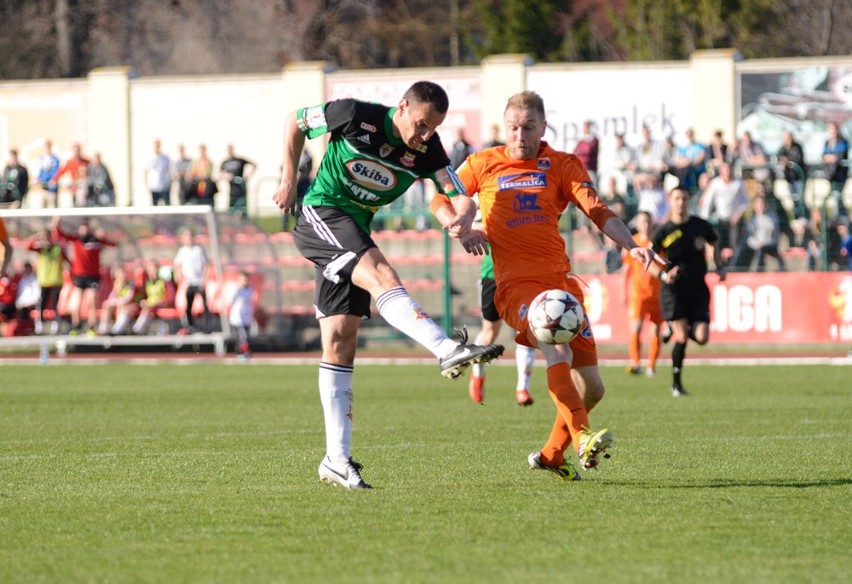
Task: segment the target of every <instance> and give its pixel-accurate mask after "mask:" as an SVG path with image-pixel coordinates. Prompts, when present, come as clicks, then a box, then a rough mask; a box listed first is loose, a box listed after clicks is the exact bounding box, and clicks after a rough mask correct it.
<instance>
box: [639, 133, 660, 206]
mask: <svg viewBox="0 0 852 584" xmlns="http://www.w3.org/2000/svg"><path fill="white" fill-rule="evenodd" d="M635 152H636V173H635V176H634V185H633V188H634V191H636V192H638V191H639V189H640V188H641V185H642V184H643V183H644V181H645V177H646V176H648V175H653V176H655V177H657V181H661V180H662V179H663V175H664V174H665V173H666V163H665V161H664V160H663V158H664V154H665V149H664V147H663V144H661V143H660V142H658V141H657V140H654V139H653V137H652V135H651V129H650V128H649V127H648V126H642V143H641V144H640V145H639V147H638V148H637V149H636V151H635Z"/></svg>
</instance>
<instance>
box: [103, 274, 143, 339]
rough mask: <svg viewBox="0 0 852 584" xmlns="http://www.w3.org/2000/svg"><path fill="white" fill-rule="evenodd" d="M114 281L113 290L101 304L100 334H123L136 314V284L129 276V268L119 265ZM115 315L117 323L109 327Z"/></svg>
mask: <svg viewBox="0 0 852 584" xmlns="http://www.w3.org/2000/svg"><path fill="white" fill-rule="evenodd" d="M113 278H114V279H113V281H112V290H110V293H109V296H107V298H106V300H104V302H103V304H102V305H101V322H100V325H99V326H98V334H101V335H106V334H111V335H123V334H124V333H125V332H126V331H127V327H128V326H129V325H130V319H131V318H132V317H133V316H134V312H135V311H136V305H135V302H134V298H135V296H136V286H135V285H134V284H133V280H132V278H129V277H128V276H127V270H125V269H124V268H123V267H121V266H118V267H117V268H115V274H114V276H113ZM113 314H114V315H115V324H113V326H112V328H109V322H110V318H111V317H112V315H113Z"/></svg>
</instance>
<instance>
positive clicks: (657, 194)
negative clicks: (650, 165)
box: [636, 174, 669, 226]
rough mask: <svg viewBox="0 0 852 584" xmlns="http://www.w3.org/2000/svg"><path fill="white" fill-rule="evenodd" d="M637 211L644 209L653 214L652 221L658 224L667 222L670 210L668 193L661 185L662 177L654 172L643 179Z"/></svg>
mask: <svg viewBox="0 0 852 584" xmlns="http://www.w3.org/2000/svg"><path fill="white" fill-rule="evenodd" d="M637 197H638V198H639V205H638V207H637V209H636V211H637V212H639V211H644V212H646V213H648V214H649V215H650V216H651V222H652V223H653V224H654V225H655V226H657V225H662V224H663V223H665V222H666V216H667V215H668V212H669V202H668V199H667V198H666V193H665V191H663V187H662V186H661V185H660V179H659V178H657V177H656V176H654V175H652V174H646V175H645V176H644V178H643V179H642V183H641V187H640V190H639V194H638V195H637Z"/></svg>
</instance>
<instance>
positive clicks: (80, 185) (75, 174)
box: [50, 142, 89, 207]
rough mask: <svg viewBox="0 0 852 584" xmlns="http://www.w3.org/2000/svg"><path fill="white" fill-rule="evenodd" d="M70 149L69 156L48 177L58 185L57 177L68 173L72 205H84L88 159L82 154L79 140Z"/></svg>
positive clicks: (59, 177)
mask: <svg viewBox="0 0 852 584" xmlns="http://www.w3.org/2000/svg"><path fill="white" fill-rule="evenodd" d="M71 149H72V151H73V154H72V155H71V158H69V159H68V160H66V161H65V162H64V163H63V164H62V166H60V167H59V168H58V169H57V170H56V173H55V174H54V175H53V176H52V177H50V182H51V183H52V184H54V185H58V184H59V179H61V178H62V177H63V176H64V175H65V174H68V176H69V177H70V178H71V182H72V186H71V192H72V196H73V200H74V205H76V206H77V207H84V206H85V205H86V195H87V194H88V191H87V189H86V167H87V166H89V159H88V158H86V157H85V156H83V147H82V146H81V145H80V143H79V142H74V144H73V145H72V146H71Z"/></svg>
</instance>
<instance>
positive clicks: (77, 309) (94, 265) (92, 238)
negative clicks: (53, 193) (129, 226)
mask: <svg viewBox="0 0 852 584" xmlns="http://www.w3.org/2000/svg"><path fill="white" fill-rule="evenodd" d="M53 230H54V234H55V236H56V238H57V239H59V240H60V241H61V242H68V243H70V244H71V279H72V280H73V281H74V291H73V293H72V296H71V301H70V303H71V333H70V334H71V335H72V336H76V335H78V334H80V321H81V315H82V310H83V306H84V305H85V307H86V321H87V324H88V329H87V331H86V335H88V336H90V337H93V336H95V323H96V321H97V316H98V315H97V309H98V306H97V302H98V290H100V286H101V251H102V250H103V248H104V246H114V245H115V242H114V241H112V240H111V239H107V237H106V236H105V234H104V232H103V229H97V230H94V229H92V227H91V225H90V223H89V220H88V219H83V221H82V222H81V223H80V225H79V227H77V233H76V234H73V233H69V232H65V231H63V230H62V225H61V220H60V218H59V217H56V218H55V219H54V220H53Z"/></svg>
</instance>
